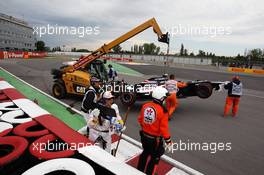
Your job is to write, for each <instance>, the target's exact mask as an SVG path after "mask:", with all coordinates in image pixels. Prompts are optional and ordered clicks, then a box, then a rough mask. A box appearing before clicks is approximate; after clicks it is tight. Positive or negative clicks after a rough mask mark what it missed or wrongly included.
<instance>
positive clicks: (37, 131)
mask: <svg viewBox="0 0 264 175" xmlns="http://www.w3.org/2000/svg"><path fill="white" fill-rule="evenodd" d="M13 133H14V134H15V135H18V136H23V137H40V136H43V135H47V134H49V130H47V129H45V128H44V127H42V126H41V125H40V124H39V123H38V122H36V121H30V122H26V123H23V124H21V125H18V126H16V127H15V128H14V130H13Z"/></svg>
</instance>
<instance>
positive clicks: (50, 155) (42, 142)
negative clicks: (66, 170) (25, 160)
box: [29, 134, 75, 160]
mask: <svg viewBox="0 0 264 175" xmlns="http://www.w3.org/2000/svg"><path fill="white" fill-rule="evenodd" d="M57 139H58V137H56V136H55V135H54V134H48V135H45V136H42V137H40V138H38V139H37V140H35V141H34V142H33V143H32V144H31V145H30V147H29V152H30V153H31V154H32V155H33V156H35V157H36V158H38V159H44V160H48V159H55V158H63V157H70V156H72V155H74V153H75V152H74V151H73V150H70V149H66V150H62V151H54V149H52V150H53V151H47V150H46V145H48V148H49V146H50V145H49V144H51V145H52V146H53V147H52V148H54V144H53V143H52V141H56V140H57ZM63 144H64V143H63ZM57 145H60V143H59V144H56V145H55V147H56V146H57ZM63 147H64V146H63Z"/></svg>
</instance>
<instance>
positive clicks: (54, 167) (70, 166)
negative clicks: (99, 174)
mask: <svg viewBox="0 0 264 175" xmlns="http://www.w3.org/2000/svg"><path fill="white" fill-rule="evenodd" d="M58 171H63V172H64V171H68V172H72V173H74V174H76V175H87V174H89V175H95V172H94V170H93V168H92V167H91V165H89V164H88V163H86V162H85V161H83V160H79V159H74V158H59V159H53V160H48V161H45V162H42V163H40V164H38V165H36V166H34V167H32V168H30V169H29V170H27V171H26V172H24V173H23V174H22V175H32V174H38V175H45V174H50V175H51V174H53V173H54V174H55V172H58ZM57 174H58V173H57ZM61 174H64V173H61Z"/></svg>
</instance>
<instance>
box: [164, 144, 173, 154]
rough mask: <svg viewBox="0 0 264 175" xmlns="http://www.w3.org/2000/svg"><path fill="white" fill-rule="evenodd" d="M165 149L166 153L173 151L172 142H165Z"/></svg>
mask: <svg viewBox="0 0 264 175" xmlns="http://www.w3.org/2000/svg"><path fill="white" fill-rule="evenodd" d="M165 151H167V152H168V153H173V143H172V142H169V143H166V144H165Z"/></svg>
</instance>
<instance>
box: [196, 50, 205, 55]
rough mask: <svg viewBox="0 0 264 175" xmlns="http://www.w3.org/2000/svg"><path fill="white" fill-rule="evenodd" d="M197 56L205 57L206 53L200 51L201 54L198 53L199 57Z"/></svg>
mask: <svg viewBox="0 0 264 175" xmlns="http://www.w3.org/2000/svg"><path fill="white" fill-rule="evenodd" d="M197 56H205V52H204V51H202V50H199V52H198V55H197Z"/></svg>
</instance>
